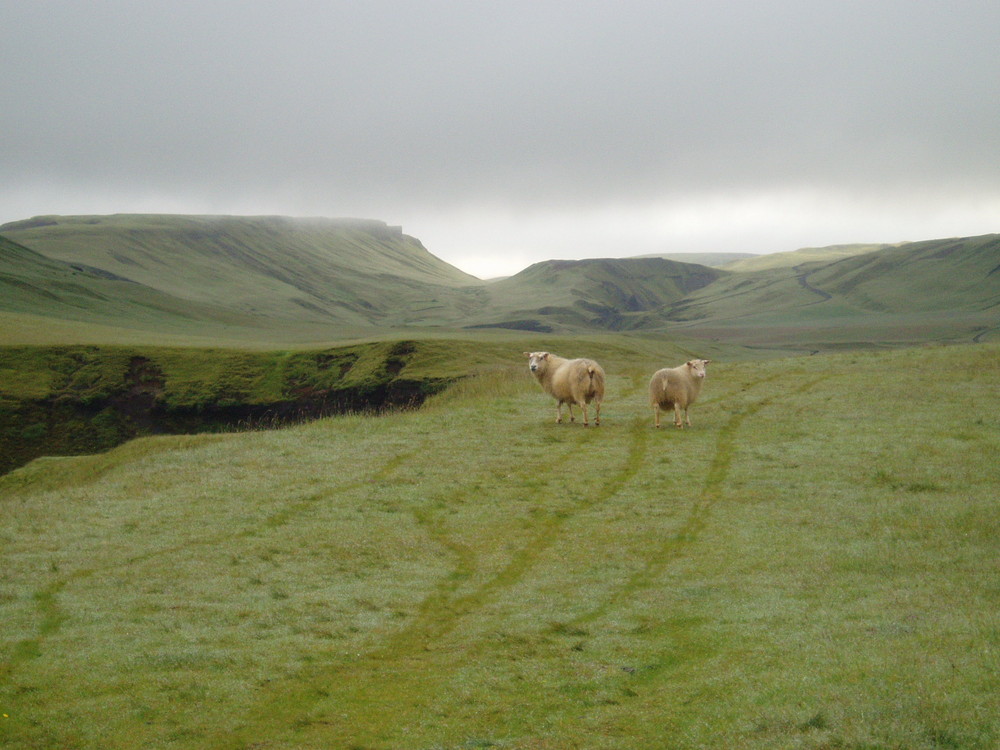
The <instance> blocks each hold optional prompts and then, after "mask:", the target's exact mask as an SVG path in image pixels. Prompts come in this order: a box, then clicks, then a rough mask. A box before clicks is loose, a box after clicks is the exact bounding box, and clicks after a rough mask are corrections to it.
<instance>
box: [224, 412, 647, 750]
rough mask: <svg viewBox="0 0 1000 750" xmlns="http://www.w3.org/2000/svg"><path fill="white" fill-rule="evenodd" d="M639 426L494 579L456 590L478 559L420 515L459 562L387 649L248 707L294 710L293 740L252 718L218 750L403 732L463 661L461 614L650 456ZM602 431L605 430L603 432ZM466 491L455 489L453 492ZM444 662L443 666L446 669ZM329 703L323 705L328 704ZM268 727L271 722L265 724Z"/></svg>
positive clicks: (554, 459) (314, 673)
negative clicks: (455, 647)
mask: <svg viewBox="0 0 1000 750" xmlns="http://www.w3.org/2000/svg"><path fill="white" fill-rule="evenodd" d="M639 422H640V420H639V419H636V420H634V421H633V425H632V429H631V430H630V433H629V445H628V447H627V449H626V456H625V459H624V461H623V463H622V465H621V466H620V467H619V468H618V470H617V471H615V472H614V473H613V474H612V475H611V476H609V477H608V479H607V480H606V481H605V482H604V483H603V484H601V485H600V486H599V488H598V489H597V490H596V491H595V492H594V493H593V494H592V495H591V496H589V497H587V498H584V500H583V501H581V502H578V503H576V504H575V505H574V506H573V508H572V512H570V513H557V512H553V513H549V514H546V516H545V517H544V518H542V519H540V520H539V521H538V522H537V523H535V524H534V525H533V527H532V529H531V536H530V537H529V538H528V539H527V540H526V541H525V542H524V544H523V545H522V546H521V547H520V548H519V549H518V550H517V551H516V552H515V553H514V554H513V555H512V556H511V559H510V560H509V561H508V562H507V564H506V565H505V566H504V567H503V568H501V569H500V570H499V571H498V572H497V573H496V574H495V575H494V576H493V577H492V578H490V579H489V580H487V581H485V582H483V583H482V584H480V585H479V586H478V587H477V588H475V589H474V590H472V591H470V592H467V593H462V594H459V593H457V592H458V589H459V588H460V586H461V585H462V584H463V583H464V582H465V581H466V580H468V578H470V577H471V576H472V575H473V574H474V573H475V569H476V560H475V554H474V552H473V551H472V550H470V549H469V548H468V547H467V546H465V545H463V544H460V543H458V542H456V541H454V540H453V539H452V537H451V535H450V533H449V531H448V529H447V528H446V527H445V525H444V524H443V523H442V521H441V519H440V518H436V517H435V514H433V513H431V512H428V511H423V512H421V511H417V513H418V522H419V523H421V525H422V526H424V527H425V529H426V530H427V532H428V535H429V536H430V537H431V538H432V539H433V540H434V541H435V542H436V543H438V544H440V545H441V546H442V547H444V548H445V549H447V550H449V551H450V552H451V553H452V554H453V555H454V557H455V559H456V567H455V569H454V571H453V573H452V574H451V575H450V576H448V577H446V578H445V579H443V580H442V581H441V582H439V583H438V584H437V586H436V587H435V588H434V590H433V591H432V592H431V593H430V594H429V595H428V596H427V597H425V599H424V600H423V601H422V602H421V604H420V606H419V608H418V610H417V612H416V613H415V614H414V616H413V617H412V618H411V620H410V621H409V622H408V623H407V625H406V627H404V628H402V629H400V630H398V631H396V632H395V633H392V634H390V635H389V636H388V637H387V638H386V641H385V643H384V644H383V645H382V646H380V647H378V648H376V649H374V650H372V651H371V652H369V653H367V654H359V655H358V656H357V657H356V658H355V659H354V660H353V661H351V662H348V663H344V662H343V661H340V660H338V661H337V662H336V663H331V664H328V665H325V666H322V667H317V668H312V669H311V670H310V671H309V673H308V674H306V673H303V674H300V675H297V676H296V677H295V678H293V680H290V681H289V682H288V683H287V684H286V685H284V686H282V688H281V689H280V690H279V691H278V692H277V694H273V695H272V696H271V697H270V699H269V700H267V701H266V702H265V703H264V704H262V705H261V707H260V708H259V709H255V710H254V712H253V713H254V714H255V715H257V716H265V717H273V716H274V715H276V714H277V713H279V712H285V713H286V715H289V714H290V719H289V722H290V724H291V726H290V727H289V729H290V730H291V732H293V733H294V740H291V739H290V738H289V737H288V735H287V730H286V733H283V734H281V736H280V738H279V737H274V744H273V745H272V744H270V743H268V742H261V739H262V738H261V736H260V732H258V731H257V729H256V727H257V726H258V725H259V724H264V723H265V722H264V721H261V722H249V723H248V724H247V725H245V726H244V727H242V728H241V729H240V730H238V731H237V732H235V733H233V734H231V735H229V736H227V737H226V738H220V740H219V742H218V744H217V745H215V746H217V747H230V748H233V747H238V748H249V747H260V748H266V747H269V746H284V745H283V744H282V743H283V742H286V741H293V743H294V744H296V745H301V746H316V747H365V746H366V745H365V744H364V742H366V741H367V742H374V743H376V745H378V746H383V745H380V743H384V742H387V741H388V740H389V738H390V737H391V736H393V735H394V734H396V733H397V732H398V731H400V730H403V729H404V728H405V727H406V726H407V725H408V724H410V723H411V722H412V721H414V719H416V718H417V717H419V716H420V715H422V713H424V712H426V711H427V710H429V707H430V705H431V704H432V702H433V699H434V698H435V697H436V694H437V688H438V687H439V686H440V685H442V684H443V683H445V682H446V681H447V680H448V679H449V677H450V676H451V675H452V674H454V673H455V672H456V671H457V670H459V669H461V668H462V667H463V666H464V665H465V664H466V663H467V662H468V660H469V658H470V654H469V653H467V652H463V653H462V654H455V653H454V652H452V651H449V650H447V649H445V648H444V647H443V646H442V645H441V641H442V639H444V638H445V637H446V636H447V635H448V634H450V633H451V632H453V631H454V630H455V629H456V628H458V627H459V625H460V624H461V621H462V620H463V618H466V617H468V616H470V615H473V614H475V613H476V612H477V611H479V610H481V609H482V608H483V607H484V606H485V605H486V604H488V603H489V602H490V601H491V600H492V599H493V598H494V597H495V595H496V594H498V593H499V592H501V591H504V590H507V589H509V588H511V587H512V586H514V585H515V584H517V583H518V582H520V581H521V580H523V579H524V577H525V575H526V573H527V572H528V571H529V570H530V569H531V568H532V567H533V566H534V565H536V564H537V563H538V562H539V560H540V559H541V558H542V557H543V556H544V554H545V552H546V551H547V550H548V549H549V548H551V547H552V545H553V544H554V543H555V541H556V540H557V538H558V537H559V532H560V529H561V528H562V527H563V526H564V525H565V524H566V522H567V521H568V520H569V519H570V518H572V517H574V516H576V515H577V514H579V513H580V512H582V511H586V510H588V509H590V508H593V507H595V506H597V505H599V504H601V503H603V502H606V501H607V500H609V499H610V498H612V497H613V496H614V495H616V494H617V493H618V492H619V491H620V490H621V488H622V487H623V486H624V485H625V484H627V483H628V482H629V481H631V479H632V478H633V477H634V476H635V475H636V473H638V471H639V470H640V469H641V467H642V465H643V459H644V458H645V453H646V450H647V439H648V437H647V433H648V431H646V430H639V429H636V427H637V426H638V424H639ZM602 431H603V432H602ZM605 432H606V428H597V429H595V430H590V431H588V432H587V433H586V434H585V435H583V436H581V439H580V440H578V441H574V442H573V443H572V444H570V445H568V446H567V447H566V449H565V450H563V451H561V452H560V453H559V454H555V455H552V456H550V457H549V458H548V460H546V461H545V462H544V463H541V464H536V465H534V466H533V467H532V468H531V470H532V471H544V470H548V471H552V470H554V469H555V467H557V466H559V465H560V464H563V463H565V461H566V460H568V459H569V458H571V457H572V456H573V455H575V454H576V452H577V451H578V449H579V446H580V445H581V444H588V443H591V442H593V441H594V440H595V439H597V436H598V435H599V434H604V433H605ZM464 492H465V490H464V488H459V489H456V490H455V491H454V496H458V495H461V494H463V493H464ZM442 662H444V663H442ZM328 705H329V706H332V707H331V708H329V709H327V708H325V707H326V706H328ZM266 724H267V726H268V727H273V726H274V723H273V720H270V719H268V720H266Z"/></svg>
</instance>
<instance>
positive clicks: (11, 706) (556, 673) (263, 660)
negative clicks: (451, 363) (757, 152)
mask: <svg viewBox="0 0 1000 750" xmlns="http://www.w3.org/2000/svg"><path fill="white" fill-rule="evenodd" d="M564 343H568V342H564ZM567 353H568V354H573V353H575V352H567ZM653 354H654V353H653V352H650V361H649V362H647V360H646V359H644V358H642V357H635V358H633V359H632V360H631V361H632V364H631V365H630V364H628V360H627V359H626V358H625V357H624V355H621V356H616V355H615V353H614V352H613V351H611V350H609V351H608V354H607V360H608V363H607V364H608V370H609V376H610V377H609V396H608V399H607V402H606V405H605V409H604V414H603V416H604V419H603V420H602V422H603V424H602V426H601V427H600V428H597V429H589V430H588V429H584V428H583V427H581V426H580V425H567V424H564V425H556V424H554V422H553V421H552V417H553V415H552V411H553V410H552V403H551V401H550V399H549V398H548V397H547V396H546V395H544V394H543V393H541V391H540V390H539V389H538V388H537V385H535V383H534V382H533V381H532V380H531V378H530V376H529V375H528V373H527V372H526V370H525V368H524V367H523V365H522V364H521V363H520V362H516V364H512V365H511V366H510V367H502V366H501V367H497V366H491V367H488V368H484V369H482V370H481V371H480V374H479V375H478V376H477V377H474V378H472V379H468V380H465V381H463V382H461V383H460V384H458V385H457V386H455V387H453V388H452V389H450V390H449V391H446V392H445V393H443V394H441V395H439V396H436V397H435V398H433V399H432V400H431V401H430V402H429V403H428V405H427V406H426V407H425V408H424V409H422V410H420V411H417V412H408V413H403V414H398V415H394V416H391V417H385V418H371V417H361V416H346V417H340V418H334V419H328V420H323V421H319V422H315V423H312V424H308V425H302V426H299V427H295V428H291V429H287V430H281V431H271V432H253V433H245V434H226V435H205V436H183V437H159V438H148V439H142V440H137V441H133V442H131V443H128V444H126V445H123V446H121V447H120V448H118V449H116V450H114V451H111V452H109V453H107V454H102V455H95V456H87V457H78V458H50V459H40V460H37V461H35V462H33V463H32V464H30V465H28V466H26V467H24V468H22V469H20V470H18V471H15V472H13V473H12V474H9V475H7V476H6V477H3V478H0V510H2V512H3V516H4V524H3V525H2V526H0V620H2V622H3V623H4V628H3V629H2V631H0V714H3V716H2V717H0V745H3V746H4V747H5V748H8V747H9V748H17V749H20V748H42V747H44V748H48V747H75V748H134V747H166V748H169V747H177V748H332V747H336V748H400V749H403V748H413V749H415V750H416V749H420V750H430V749H431V748H480V747H495V748H651V747H671V748H709V747H710V748H723V747H724V748H768V749H770V748H816V749H817V750H819V749H820V748H823V749H830V750H832V749H833V748H837V749H840V748H850V749H852V750H875V749H876V748H877V749H880V750H894V749H896V748H914V749H916V750H938V749H939V748H984V749H985V748H994V747H996V746H997V745H998V744H1000V716H998V714H997V712H996V706H995V699H996V695H997V694H998V692H1000V584H998V580H1000V578H998V576H997V572H998V571H997V559H998V551H1000V541H998V539H1000V521H998V519H1000V514H998V510H1000V508H998V503H1000V499H998V498H1000V474H998V470H997V466H998V465H1000V389H998V388H997V384H998V383H1000V350H998V348H997V347H996V346H986V345H984V346H979V347H972V346H969V347H949V348H920V349H908V350H901V351H893V352H887V353H849V354H840V355H830V356H823V357H808V358H800V359H783V360H768V361H765V362H755V363H750V362H728V363H727V362H718V363H714V364H713V365H712V366H710V372H709V380H708V382H707V384H706V386H705V389H704V391H703V393H702V400H701V401H699V402H698V403H697V404H696V405H695V406H694V407H693V409H692V421H693V422H694V427H693V428H692V429H690V430H683V431H681V430H675V429H672V428H671V429H662V430H660V431H656V430H654V429H653V427H652V413H651V412H650V410H649V409H648V408H647V406H646V399H645V386H646V381H647V380H648V376H649V373H650V372H651V370H650V369H649V367H650V366H651V362H652V360H653V359H655V357H653V356H652V355H653ZM677 354H679V353H675V354H671V355H670V357H671V359H670V360H668V361H661V362H659V363H658V364H659V365H660V366H663V365H667V364H673V361H672V359H673V357H674V356H675V355H677ZM633 356H634V355H633ZM943 373H947V377H944V378H942V377H941V376H942V374H943ZM934 386H938V387H934Z"/></svg>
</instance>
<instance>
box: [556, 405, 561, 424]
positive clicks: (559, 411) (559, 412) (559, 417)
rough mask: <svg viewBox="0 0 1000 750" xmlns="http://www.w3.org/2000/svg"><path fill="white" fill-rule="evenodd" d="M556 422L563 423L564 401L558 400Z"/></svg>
mask: <svg viewBox="0 0 1000 750" xmlns="http://www.w3.org/2000/svg"><path fill="white" fill-rule="evenodd" d="M556 424H562V401H557V402H556Z"/></svg>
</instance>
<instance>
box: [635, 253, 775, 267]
mask: <svg viewBox="0 0 1000 750" xmlns="http://www.w3.org/2000/svg"><path fill="white" fill-rule="evenodd" d="M635 257H637V258H664V259H665V260H675V261H677V262H678V263H694V264H696V265H699V266H709V267H710V268H728V267H729V266H730V265H731V264H733V263H736V262H737V261H743V260H750V259H752V258H757V257H759V256H757V255H756V254H755V253H656V254H653V255H637V256H635Z"/></svg>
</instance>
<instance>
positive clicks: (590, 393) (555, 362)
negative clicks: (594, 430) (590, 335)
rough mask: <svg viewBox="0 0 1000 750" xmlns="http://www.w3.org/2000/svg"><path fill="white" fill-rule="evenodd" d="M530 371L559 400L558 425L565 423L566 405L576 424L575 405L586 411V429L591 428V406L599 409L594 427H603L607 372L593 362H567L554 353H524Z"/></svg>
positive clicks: (581, 360) (584, 360)
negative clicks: (564, 411) (589, 414)
mask: <svg viewBox="0 0 1000 750" xmlns="http://www.w3.org/2000/svg"><path fill="white" fill-rule="evenodd" d="M524 356H526V357H527V358H528V369H529V370H530V371H531V374H532V375H534V376H535V379H536V380H537V381H538V383H539V385H541V386H542V389H543V390H544V391H545V392H546V393H548V394H549V395H550V396H552V398H554V399H555V400H556V422H562V406H563V404H566V405H567V406H569V421H570V422H575V421H576V418H575V417H574V415H573V406H574V405H576V406H579V407H580V409H581V411H583V426H584V427H587V426H588V425H589V418H588V414H587V406H588V405H589V404H590V403H593V404H594V406H595V407H596V414H595V416H594V424H595V425H600V424H601V401H603V400H604V369H603V368H602V367H601V366H600V365H599V364H597V362H595V361H594V360H592V359H565V358H563V357H559V356H556V355H555V354H551V353H550V352H524Z"/></svg>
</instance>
